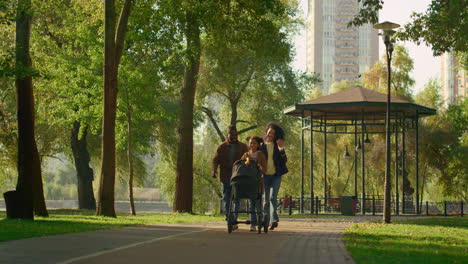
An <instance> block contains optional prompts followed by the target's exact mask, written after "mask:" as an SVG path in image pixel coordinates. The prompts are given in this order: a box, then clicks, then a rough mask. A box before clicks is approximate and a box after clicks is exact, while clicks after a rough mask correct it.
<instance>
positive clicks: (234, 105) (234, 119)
mask: <svg viewBox="0 0 468 264" xmlns="http://www.w3.org/2000/svg"><path fill="white" fill-rule="evenodd" d="M229 102H230V103H231V126H236V125H237V103H238V102H239V101H238V100H233V99H230V100H229Z"/></svg>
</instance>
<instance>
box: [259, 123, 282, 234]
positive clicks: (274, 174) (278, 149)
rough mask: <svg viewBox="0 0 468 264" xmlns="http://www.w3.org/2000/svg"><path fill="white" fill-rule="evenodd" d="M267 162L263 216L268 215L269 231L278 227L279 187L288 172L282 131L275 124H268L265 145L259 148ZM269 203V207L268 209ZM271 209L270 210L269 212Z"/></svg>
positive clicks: (264, 178)
mask: <svg viewBox="0 0 468 264" xmlns="http://www.w3.org/2000/svg"><path fill="white" fill-rule="evenodd" d="M260 151H262V152H263V153H264V154H265V156H266V160H267V166H266V172H265V175H264V176H263V183H264V186H265V189H264V190H265V191H264V206H263V208H264V215H265V216H267V215H269V216H270V217H269V220H270V223H271V226H270V230H273V229H275V228H277V227H278V222H279V217H278V213H277V212H276V209H277V207H278V192H279V189H280V186H281V176H283V175H284V174H286V173H287V172H288V168H287V167H286V162H287V161H288V158H287V156H286V152H285V151H284V131H283V129H282V128H281V127H280V126H278V125H277V124H275V123H269V124H268V125H267V127H266V129H265V143H264V144H263V145H262V146H261V147H260ZM270 202H271V207H270ZM270 208H271V210H270Z"/></svg>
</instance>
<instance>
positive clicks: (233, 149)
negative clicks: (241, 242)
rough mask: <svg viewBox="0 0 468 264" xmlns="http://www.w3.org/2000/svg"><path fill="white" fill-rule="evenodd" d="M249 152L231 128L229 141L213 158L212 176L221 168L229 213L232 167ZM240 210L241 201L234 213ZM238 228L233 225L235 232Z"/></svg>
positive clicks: (225, 205)
mask: <svg viewBox="0 0 468 264" xmlns="http://www.w3.org/2000/svg"><path fill="white" fill-rule="evenodd" d="M247 151H248V148H247V145H246V144H244V143H242V142H239V140H238V139H237V129H236V127H235V126H232V125H231V126H229V127H228V131H227V139H226V141H225V142H223V143H221V145H219V146H218V149H217V150H216V153H215V156H214V158H213V162H212V165H213V171H212V173H211V176H212V177H213V178H216V172H217V170H218V166H219V167H220V175H219V181H220V182H221V183H222V186H223V202H224V209H225V210H226V211H225V212H226V217H227V212H229V208H230V205H231V183H230V180H231V174H232V165H233V164H234V162H235V161H236V160H239V159H240V158H241V157H242V155H243V154H244V153H246V152H247ZM238 208H239V201H238V200H237V201H235V202H234V211H237V210H238ZM236 218H237V214H235V215H234V220H235V221H236V220H237V219H236ZM237 228H238V226H237V224H235V225H233V228H232V229H233V230H236V229H237Z"/></svg>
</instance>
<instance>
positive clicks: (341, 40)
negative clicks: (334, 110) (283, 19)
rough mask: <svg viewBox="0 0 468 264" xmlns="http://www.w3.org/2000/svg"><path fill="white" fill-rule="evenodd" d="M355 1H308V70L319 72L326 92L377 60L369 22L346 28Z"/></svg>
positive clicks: (374, 33) (354, 10) (374, 32)
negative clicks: (334, 84)
mask: <svg viewBox="0 0 468 264" xmlns="http://www.w3.org/2000/svg"><path fill="white" fill-rule="evenodd" d="M358 10H359V3H358V1H357V0H308V16H307V71H308V72H316V73H319V74H320V77H321V79H322V80H323V83H322V91H323V92H324V93H325V94H327V93H328V92H329V89H330V86H331V85H332V83H334V82H338V81H342V80H355V79H357V78H358V76H359V75H360V74H362V73H363V72H365V71H366V70H367V69H368V68H371V67H372V66H373V65H374V63H375V62H376V61H377V60H378V59H379V46H378V45H379V39H378V31H377V30H375V29H374V28H372V25H370V24H368V25H364V26H360V27H358V28H356V27H352V28H348V27H347V24H348V22H349V21H351V20H352V19H353V17H354V16H355V15H356V14H357V12H358Z"/></svg>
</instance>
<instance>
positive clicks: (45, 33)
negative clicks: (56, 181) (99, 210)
mask: <svg viewBox="0 0 468 264" xmlns="http://www.w3.org/2000/svg"><path fill="white" fill-rule="evenodd" d="M101 11H102V8H100V3H99V2H98V1H93V0H91V1H86V2H70V1H47V2H40V3H38V11H37V16H38V17H40V18H41V19H38V20H37V23H35V27H34V31H33V37H34V41H35V43H36V45H35V49H34V54H35V62H36V65H37V67H38V69H40V71H41V75H42V76H43V78H39V79H38V82H37V91H38V98H39V101H40V102H41V104H38V108H37V112H38V118H37V121H38V126H39V128H43V130H44V131H43V134H44V135H53V137H45V136H42V137H40V141H39V142H40V143H41V142H44V143H43V145H45V146H47V145H49V146H55V149H50V148H49V149H41V153H42V154H43V155H55V154H57V153H61V152H65V153H69V152H71V155H69V156H71V158H70V159H71V160H72V162H74V164H75V167H76V176H77V181H76V182H77V190H78V206H79V208H80V209H91V210H95V209H96V202H95V198H94V192H93V185H92V182H93V179H94V171H93V169H92V168H91V167H90V164H89V163H90V159H91V156H92V153H93V151H94V150H93V149H92V146H91V148H90V146H89V145H88V143H87V142H88V138H89V137H90V136H94V135H96V134H98V133H99V129H100V128H99V121H100V116H101V115H102V113H101V109H99V108H98V105H99V106H100V102H101V101H102V99H101V98H102V94H101V93H102V92H101V90H100V89H99V86H100V85H101V84H100V83H101V82H102V80H101V79H102V41H101V40H100V39H99V32H100V31H101V29H102V18H101V15H100V12H101Z"/></svg>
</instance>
